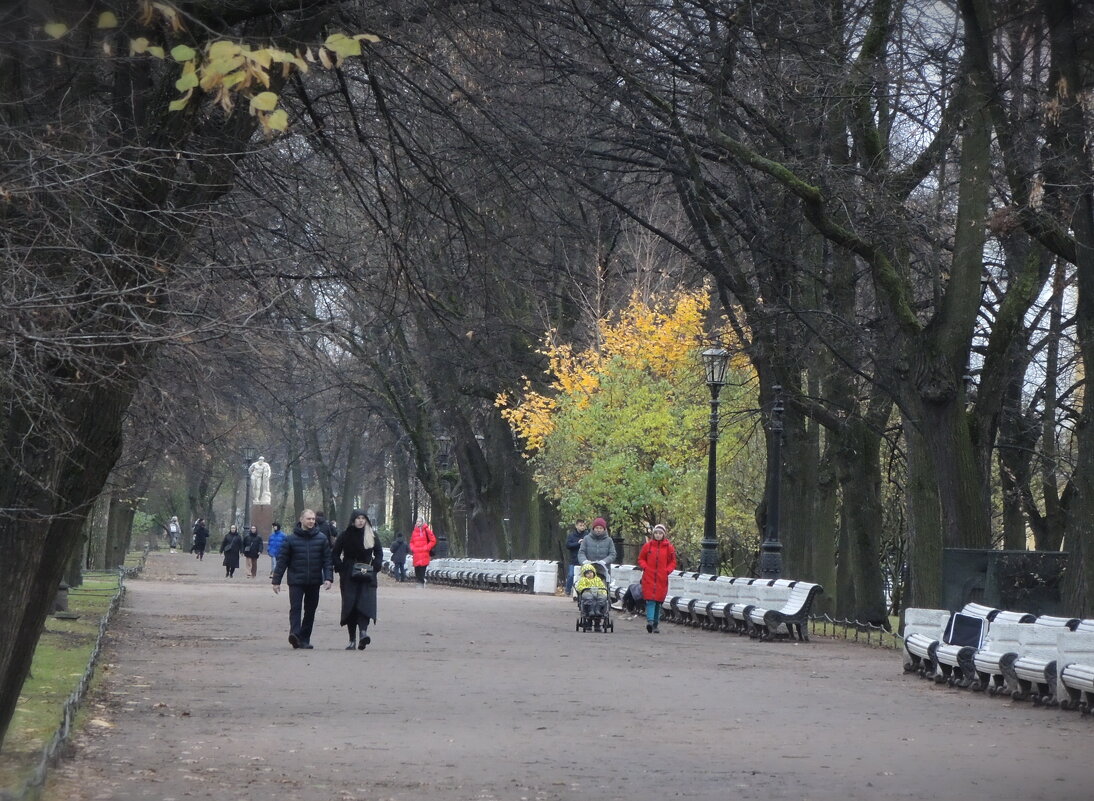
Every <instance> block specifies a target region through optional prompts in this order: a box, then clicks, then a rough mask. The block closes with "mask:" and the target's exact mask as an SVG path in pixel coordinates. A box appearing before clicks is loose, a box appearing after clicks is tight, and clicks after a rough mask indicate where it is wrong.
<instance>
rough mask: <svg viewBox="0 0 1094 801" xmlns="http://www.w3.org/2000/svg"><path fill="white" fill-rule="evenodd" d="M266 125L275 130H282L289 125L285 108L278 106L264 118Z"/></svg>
mask: <svg viewBox="0 0 1094 801" xmlns="http://www.w3.org/2000/svg"><path fill="white" fill-rule="evenodd" d="M266 127H267V128H271V129H272V130H275V131H284V130H285V129H286V128H288V127H289V115H288V113H286V111H285V109H283V108H279V109H278V110H277V111H275V112H274V113H273V114H271V115H270V116H269V117H267V118H266Z"/></svg>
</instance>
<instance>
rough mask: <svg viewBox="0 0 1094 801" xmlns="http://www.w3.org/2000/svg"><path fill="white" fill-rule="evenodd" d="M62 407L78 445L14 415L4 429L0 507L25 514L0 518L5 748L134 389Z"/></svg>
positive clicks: (81, 394) (74, 394) (0, 704)
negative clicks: (44, 434)
mask: <svg viewBox="0 0 1094 801" xmlns="http://www.w3.org/2000/svg"><path fill="white" fill-rule="evenodd" d="M66 394H68V396H69V397H68V398H67V403H66V404H65V405H63V406H62V407H61V408H64V409H65V410H66V411H67V412H68V414H69V420H68V421H67V422H68V429H69V432H70V433H71V436H72V441H73V442H74V443H75V445H73V446H70V447H60V443H59V442H58V443H49V442H43V441H42V440H41V438H40V437H39V436H38V435H36V434H35V433H33V432H35V431H36V430H38V427H39V425H40V422H41V421H30V420H27V419H26V418H24V417H23V416H22V415H21V414H19V412H18V411H16V412H15V413H14V414H13V415H11V417H10V418H9V420H8V422H7V424H6V426H5V431H6V436H5V439H6V443H5V444H6V445H7V447H6V448H5V450H4V454H5V456H4V457H3V458H4V460H5V461H7V460H8V459H9V458H11V457H9V456H8V454H11V455H12V456H14V458H16V459H17V460H18V462H19V468H21V469H16V466H15V465H14V464H11V463H8V464H4V465H3V467H2V472H3V473H4V474H5V475H6V476H7V477H8V478H7V480H6V481H5V482H3V486H2V487H0V506H3V507H5V508H8V509H13V508H23V509H24V510H25V511H24V512H23V513H22V514H21V515H19V517H11V516H3V517H0V553H2V554H4V558H3V559H2V560H0V608H3V609H4V610H5V614H4V615H3V616H2V617H0V743H2V740H3V737H4V736H5V735H6V734H7V730H8V725H9V723H10V722H11V717H12V714H13V713H14V711H15V705H16V703H17V702H18V700H19V692H20V690H21V689H22V686H23V681H24V679H25V678H26V676H27V673H28V672H29V671H30V664H31V660H32V658H33V656H34V649H35V646H36V645H37V643H38V638H39V637H40V636H41V632H42V628H43V626H44V625H45V619H46V616H47V614H48V612H49V609H50V607H51V605H52V601H53V596H54V595H55V594H56V592H57V586H58V585H59V584H60V581H61V576H62V574H63V573H64V570H65V566H66V565H67V564H68V561H69V559H70V557H71V556H72V554H73V552H74V551H75V550H76V548H77V547H78V546H79V545H80V532H81V530H82V528H83V524H84V521H85V519H86V517H87V515H88V512H89V511H90V509H91V504H92V503H93V501H94V500H95V498H97V497H98V495H99V493H100V492H101V491H102V488H103V485H104V484H105V482H106V478H107V475H108V474H109V473H110V469H111V468H112V467H113V465H114V462H115V461H116V460H117V458H118V454H119V452H120V449H121V421H122V417H123V415H124V412H125V408H126V406H127V405H128V403H129V401H130V399H131V396H132V390H131V388H130V387H128V386H126V387H117V386H110V385H107V384H105V383H104V384H94V383H92V384H89V385H87V386H86V389H84V390H82V391H79V390H70V391H68V392H67V393H66Z"/></svg>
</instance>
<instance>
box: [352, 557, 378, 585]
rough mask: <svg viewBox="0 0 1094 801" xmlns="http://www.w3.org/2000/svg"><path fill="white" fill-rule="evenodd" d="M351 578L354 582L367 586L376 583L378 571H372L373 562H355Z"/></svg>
mask: <svg viewBox="0 0 1094 801" xmlns="http://www.w3.org/2000/svg"><path fill="white" fill-rule="evenodd" d="M349 577H350V578H351V579H353V580H354V581H360V582H363V583H365V584H375V583H376V571H374V570H373V569H372V563H371V562H354V563H353V567H352V568H351V569H350V573H349Z"/></svg>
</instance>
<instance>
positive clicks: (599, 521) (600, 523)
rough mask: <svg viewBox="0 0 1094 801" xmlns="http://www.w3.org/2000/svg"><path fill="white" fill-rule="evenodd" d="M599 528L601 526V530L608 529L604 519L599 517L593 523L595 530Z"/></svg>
mask: <svg viewBox="0 0 1094 801" xmlns="http://www.w3.org/2000/svg"><path fill="white" fill-rule="evenodd" d="M597 526H600V527H601V528H607V527H608V524H607V523H605V522H604V518H603V517H598V518H597V519H596V520H594V521H593V528H596V527H597Z"/></svg>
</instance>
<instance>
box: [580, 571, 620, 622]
mask: <svg viewBox="0 0 1094 801" xmlns="http://www.w3.org/2000/svg"><path fill="white" fill-rule="evenodd" d="M597 567H601V570H603V567H602V566H600V565H594V564H592V563H590V562H586V563H585V564H583V565H582V566H581V578H579V579H578V580H577V584H575V585H574V591H575V592H576V593H577V603H578V609H579V610H580V611H581V617H580V618H579V619H578V622H577V628H579V629H583V630H584V631H588V630H589V628H590V627H591V628H592V629H593V630H594V631H601V630H603V631H610V630H612V629H613V628H614V626H612V624H611V620H610V619H609V617H608V585H607V584H606V583H605V582H604V577H603V576H602V575H601V572H600V571H598V570H597Z"/></svg>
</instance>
